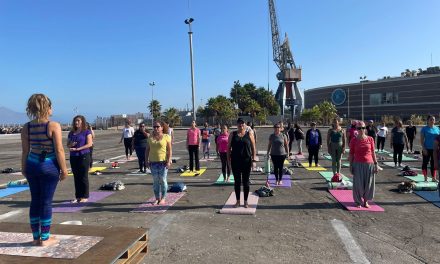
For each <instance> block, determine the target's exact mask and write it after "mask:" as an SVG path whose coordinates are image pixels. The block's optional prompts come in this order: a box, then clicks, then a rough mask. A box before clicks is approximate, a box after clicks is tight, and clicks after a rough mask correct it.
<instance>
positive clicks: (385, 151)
mask: <svg viewBox="0 0 440 264" xmlns="http://www.w3.org/2000/svg"><path fill="white" fill-rule="evenodd" d="M375 151H376V153H383V154H390V153H391V152H389V151H388V150H382V151H379V150H377V149H376V150H375ZM391 157H392V156H391Z"/></svg>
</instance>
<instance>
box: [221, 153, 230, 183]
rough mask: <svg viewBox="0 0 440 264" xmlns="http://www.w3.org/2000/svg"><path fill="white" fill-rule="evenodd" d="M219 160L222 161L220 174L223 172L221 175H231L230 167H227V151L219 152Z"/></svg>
mask: <svg viewBox="0 0 440 264" xmlns="http://www.w3.org/2000/svg"><path fill="white" fill-rule="evenodd" d="M220 160H221V161H222V174H223V177H224V178H226V175H227V176H228V177H229V176H231V168H230V167H229V162H228V153H226V152H220ZM226 173H227V174H226Z"/></svg>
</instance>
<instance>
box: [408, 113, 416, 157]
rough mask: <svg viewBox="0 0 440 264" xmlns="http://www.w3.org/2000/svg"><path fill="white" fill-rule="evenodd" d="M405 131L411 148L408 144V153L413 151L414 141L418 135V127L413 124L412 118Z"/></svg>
mask: <svg viewBox="0 0 440 264" xmlns="http://www.w3.org/2000/svg"><path fill="white" fill-rule="evenodd" d="M405 133H406V136H407V137H408V141H409V148H408V146H407V147H406V151H407V152H408V153H413V143H414V139H415V138H416V135H417V127H415V126H413V122H412V121H411V120H410V121H408V126H407V127H406V128H405Z"/></svg>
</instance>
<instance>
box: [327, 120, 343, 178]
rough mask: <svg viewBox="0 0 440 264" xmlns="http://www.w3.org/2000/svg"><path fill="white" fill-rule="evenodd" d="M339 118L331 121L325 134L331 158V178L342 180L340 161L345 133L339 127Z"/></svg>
mask: <svg viewBox="0 0 440 264" xmlns="http://www.w3.org/2000/svg"><path fill="white" fill-rule="evenodd" d="M339 120H340V119H339V117H335V118H334V119H333V124H332V128H330V129H329V130H328V133H327V150H328V153H329V154H330V156H331V157H332V171H333V177H335V178H337V179H339V180H338V181H341V180H342V177H341V176H340V173H341V159H342V155H343V154H344V153H345V131H344V129H342V127H341V126H340V125H339Z"/></svg>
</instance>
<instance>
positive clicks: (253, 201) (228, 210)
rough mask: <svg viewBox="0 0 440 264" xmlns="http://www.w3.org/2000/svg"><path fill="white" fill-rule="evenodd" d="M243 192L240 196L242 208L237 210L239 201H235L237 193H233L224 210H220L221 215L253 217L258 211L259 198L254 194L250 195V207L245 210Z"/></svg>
mask: <svg viewBox="0 0 440 264" xmlns="http://www.w3.org/2000/svg"><path fill="white" fill-rule="evenodd" d="M243 196H244V194H243V192H241V194H240V207H237V208H235V207H234V205H235V202H236V201H237V200H236V199H235V192H232V193H231V195H229V198H228V200H227V201H226V203H225V205H224V206H223V208H222V209H221V210H220V213H221V214H236V215H253V214H255V212H256V211H257V204H258V198H259V197H258V196H257V195H255V194H254V193H249V197H248V203H249V207H248V208H244V207H243V205H244V199H243Z"/></svg>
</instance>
